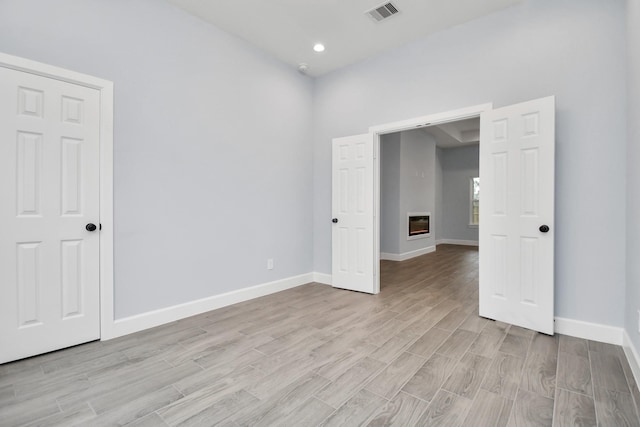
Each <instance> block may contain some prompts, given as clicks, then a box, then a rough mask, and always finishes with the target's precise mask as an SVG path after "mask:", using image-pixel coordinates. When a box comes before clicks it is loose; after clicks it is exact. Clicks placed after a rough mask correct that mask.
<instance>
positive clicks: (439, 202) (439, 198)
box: [433, 147, 444, 242]
mask: <svg viewBox="0 0 640 427" xmlns="http://www.w3.org/2000/svg"><path fill="white" fill-rule="evenodd" d="M443 151H444V150H442V148H440V147H436V165H435V166H436V173H435V184H436V197H435V200H434V202H435V205H436V208H435V209H434V212H433V216H434V220H433V223H434V224H433V225H434V231H435V233H434V236H435V238H436V242H437V241H438V240H440V239H442V238H443V237H442V229H443V228H444V219H443V216H444V211H443V209H442V206H443V204H444V200H443V198H444V195H443V194H442V187H443V183H442V158H443V156H444V153H443Z"/></svg>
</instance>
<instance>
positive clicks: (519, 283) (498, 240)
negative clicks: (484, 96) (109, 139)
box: [480, 97, 555, 335]
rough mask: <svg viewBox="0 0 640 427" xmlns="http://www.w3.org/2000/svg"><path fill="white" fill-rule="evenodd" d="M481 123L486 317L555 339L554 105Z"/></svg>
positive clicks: (543, 103)
mask: <svg viewBox="0 0 640 427" xmlns="http://www.w3.org/2000/svg"><path fill="white" fill-rule="evenodd" d="M480 117H481V118H480V186H481V189H482V190H481V196H480V197H481V200H480V315H481V316H483V317H488V318H490V319H495V320H500V321H503V322H507V323H511V324H514V325H518V326H522V327H525V328H529V329H533V330H536V331H539V332H543V333H546V334H551V335H552V334H553V292H554V281H553V257H554V255H553V249H554V244H553V240H554V221H553V220H554V216H553V214H554V211H553V209H554V207H553V206H554V203H553V202H554V157H555V153H554V151H555V98H554V97H549V98H543V99H538V100H535V101H529V102H525V103H522V104H517V105H511V106H508V107H504V108H498V109H495V110H491V111H488V112H485V113H482V115H481V116H480Z"/></svg>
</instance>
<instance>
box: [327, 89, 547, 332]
mask: <svg viewBox="0 0 640 427" xmlns="http://www.w3.org/2000/svg"><path fill="white" fill-rule="evenodd" d="M478 116H480V134H481V138H480V150H479V151H480V179H481V180H482V182H483V188H484V190H483V203H482V205H481V207H480V212H479V217H480V224H479V245H481V246H482V247H483V248H484V249H483V250H482V251H481V252H480V254H479V265H480V278H479V283H480V284H479V295H480V296H479V314H480V315H481V316H484V317H488V318H491V319H495V320H501V321H503V322H507V323H511V324H514V325H518V326H522V327H526V328H529V329H533V330H537V331H539V332H543V333H547V334H553V330H554V327H553V322H554V317H553V316H554V312H553V306H554V277H553V271H554V269H553V265H554V251H553V248H554V246H553V245H554V226H553V220H554V208H553V206H554V164H555V161H554V159H555V98H554V97H553V96H550V97H546V98H540V99H536V100H532V101H527V102H522V103H519V104H514V105H509V106H505V107H501V108H498V109H493V108H492V105H491V104H484V105H480V106H475V107H469V108H465V109H461V110H455V111H449V112H444V113H439V114H434V115H430V116H424V117H420V118H417V119H411V120H405V121H402V122H396V123H391V124H387V125H380V126H374V127H371V128H369V133H368V134H363V135H354V136H351V137H344V138H336V139H334V140H333V163H332V193H333V194H332V198H333V204H332V210H333V215H332V216H333V218H332V222H333V223H334V227H333V229H332V230H333V231H332V253H333V255H332V258H333V268H332V269H333V277H332V280H333V286H334V287H338V288H343V289H350V290H357V291H361V292H367V293H371V294H377V293H379V292H380V271H379V270H380V204H381V203H380V145H381V143H380V141H381V138H382V137H383V135H386V134H390V133H394V132H398V131H406V130H415V129H419V128H423V127H427V126H432V125H441V124H445V123H450V122H455V121H459V120H462V119H470V118H475V117H478ZM371 171H372V172H371ZM371 175H373V176H371ZM351 195H355V196H356V197H351ZM369 200H372V201H373V203H370V202H369ZM339 223H340V225H338V224H339ZM369 236H371V237H372V238H373V246H371V245H369V242H370V240H369V238H370V237H369ZM336 261H337V262H336ZM356 281H357V283H358V286H357V287H355V286H354V285H353V283H356Z"/></svg>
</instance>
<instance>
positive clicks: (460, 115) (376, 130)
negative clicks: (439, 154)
mask: <svg viewBox="0 0 640 427" xmlns="http://www.w3.org/2000/svg"><path fill="white" fill-rule="evenodd" d="M490 110H493V103H486V104H479V105H474V106H471V107H466V108H460V109H457V110H450V111H444V112H440V113H435V114H429V115H426V116H421V117H415V118H413V119H407V120H402V121H399V122H392V123H386V124H382V125H377V126H371V127H370V128H369V133H372V134H373V204H374V206H373V213H374V215H375V219H374V224H373V253H374V259H373V268H374V272H373V277H374V281H375V283H374V289H375V291H376V293H378V292H380V272H379V270H380V136H381V135H384V134H388V133H394V132H401V131H404V130H412V129H416V128H421V127H425V126H432V125H437V124H443V123H447V122H454V121H458V120H464V119H470V118H473V117H480V114H482V113H484V112H485V111H490ZM480 221H482V218H481V219H480Z"/></svg>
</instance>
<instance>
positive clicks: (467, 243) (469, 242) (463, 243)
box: [436, 239, 478, 246]
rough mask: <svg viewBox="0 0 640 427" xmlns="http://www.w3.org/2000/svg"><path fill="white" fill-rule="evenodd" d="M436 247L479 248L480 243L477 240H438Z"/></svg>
mask: <svg viewBox="0 0 640 427" xmlns="http://www.w3.org/2000/svg"><path fill="white" fill-rule="evenodd" d="M436 245H461V246H478V241H477V240H458V239H440V240H436Z"/></svg>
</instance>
